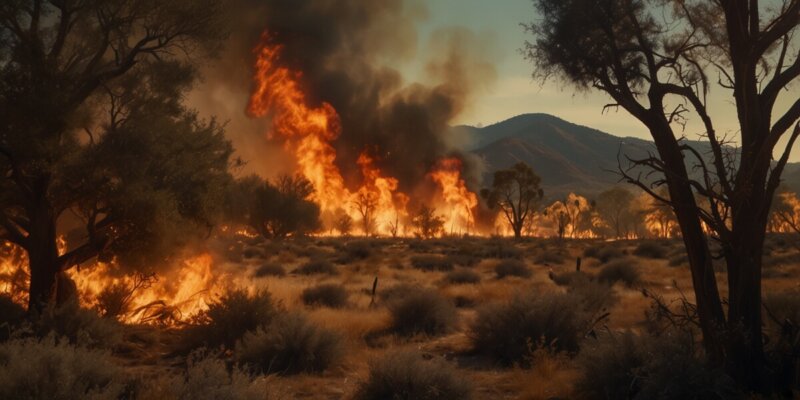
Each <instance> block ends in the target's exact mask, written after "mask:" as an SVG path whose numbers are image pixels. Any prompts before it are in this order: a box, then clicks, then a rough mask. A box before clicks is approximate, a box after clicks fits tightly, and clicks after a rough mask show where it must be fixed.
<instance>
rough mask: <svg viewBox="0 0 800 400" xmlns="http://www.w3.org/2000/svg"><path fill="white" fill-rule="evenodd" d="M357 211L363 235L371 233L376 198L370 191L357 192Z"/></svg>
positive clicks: (373, 224)
mask: <svg viewBox="0 0 800 400" xmlns="http://www.w3.org/2000/svg"><path fill="white" fill-rule="evenodd" d="M355 205H356V208H357V209H358V213H359V214H360V215H361V229H362V230H363V232H364V236H370V235H372V231H373V229H374V228H375V209H376V208H377V207H378V198H377V197H376V196H375V195H374V194H373V193H372V192H363V191H361V192H358V194H357V195H356V200H355Z"/></svg>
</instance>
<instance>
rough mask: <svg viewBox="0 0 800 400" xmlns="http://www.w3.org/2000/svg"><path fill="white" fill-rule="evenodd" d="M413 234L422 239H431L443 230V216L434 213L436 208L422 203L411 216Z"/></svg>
mask: <svg viewBox="0 0 800 400" xmlns="http://www.w3.org/2000/svg"><path fill="white" fill-rule="evenodd" d="M411 224H412V225H413V226H414V230H415V235H416V236H417V237H420V238H422V239H432V238H435V237H436V236H439V235H441V234H442V232H443V231H444V218H442V217H441V216H438V215H436V209H435V208H433V207H428V206H426V205H423V206H422V207H420V209H419V211H417V213H416V214H414V216H413V217H412V218H411Z"/></svg>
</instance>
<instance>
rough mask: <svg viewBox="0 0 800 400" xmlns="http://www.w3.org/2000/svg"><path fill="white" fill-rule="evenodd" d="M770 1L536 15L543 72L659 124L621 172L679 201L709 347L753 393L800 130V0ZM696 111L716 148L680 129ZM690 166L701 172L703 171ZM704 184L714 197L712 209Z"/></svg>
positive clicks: (546, 1) (535, 52)
mask: <svg viewBox="0 0 800 400" xmlns="http://www.w3.org/2000/svg"><path fill="white" fill-rule="evenodd" d="M765 3H767V2H763V1H758V0H751V1H734V0H714V1H700V0H671V1H647V0H602V1H597V0H536V1H535V5H536V8H537V9H538V11H539V13H540V16H541V22H539V23H532V24H530V25H529V26H528V28H529V29H530V30H531V31H532V32H533V33H534V34H535V35H536V41H535V42H532V43H527V44H526V50H527V56H528V58H529V59H530V60H531V61H532V62H533V63H534V64H535V66H536V70H535V71H536V72H535V73H536V74H537V75H539V76H540V77H546V76H551V75H557V76H559V77H561V78H563V79H565V80H566V81H568V82H570V83H572V84H575V85H576V86H578V87H581V88H586V89H589V88H591V89H597V90H600V91H603V92H605V93H607V94H608V95H609V96H610V97H611V98H612V99H613V100H612V101H613V103H612V104H610V105H609V106H608V107H620V108H622V109H624V110H625V111H627V112H628V113H630V114H631V115H632V116H634V117H635V118H636V119H638V120H639V121H640V122H641V123H642V124H644V125H645V126H646V127H647V128H648V130H649V131H650V133H651V135H652V137H653V139H654V141H655V145H656V148H657V150H658V154H657V155H655V154H653V155H650V156H649V157H647V158H644V159H635V160H632V159H629V161H630V164H629V166H624V167H623V166H621V168H620V170H621V172H622V174H623V175H624V177H625V178H626V180H627V181H628V182H630V183H633V184H636V185H638V186H639V187H641V188H642V189H644V190H646V191H647V192H648V193H650V194H651V195H652V196H654V197H656V198H659V199H660V200H661V201H663V202H665V203H666V204H669V206H670V207H671V208H673V209H674V211H675V214H676V216H677V220H678V225H679V226H680V229H681V233H682V236H683V241H684V244H685V246H686V249H687V252H688V257H689V264H690V265H691V272H692V283H693V286H694V291H695V297H696V301H697V315H698V317H699V320H700V325H701V328H702V331H703V341H704V345H705V349H706V352H707V354H708V355H709V358H710V359H711V360H712V362H713V363H715V364H717V365H724V366H725V367H726V368H727V370H728V372H729V373H730V374H731V375H732V376H733V377H734V378H736V379H737V380H738V381H739V382H741V383H742V384H743V385H745V386H746V387H748V388H750V389H753V390H765V388H767V387H768V386H769V368H767V365H766V357H765V355H764V346H763V336H762V332H761V326H762V315H761V314H762V313H761V265H762V255H763V244H764V239H765V233H766V227H767V221H768V215H769V211H770V206H771V202H772V199H773V194H774V192H775V190H776V188H777V187H778V185H779V184H780V181H781V173H782V172H783V170H784V167H785V166H786V163H787V161H788V160H789V156H790V154H791V151H792V148H793V146H794V144H795V141H796V139H797V137H798V136H800V124H799V123H798V119H800V99H798V98H797V96H796V92H792V91H791V90H787V89H788V88H789V87H790V85H792V84H794V83H797V81H798V79H797V78H798V76H800V50H798V49H800V45H799V44H798V43H797V42H798V41H797V35H796V33H797V27H798V22H800V0H783V1H776V2H770V3H769V4H765ZM712 88H715V89H719V90H726V91H729V92H730V94H731V95H732V100H733V102H734V105H735V109H736V114H735V118H737V120H738V124H739V134H738V135H737V137H736V143H737V144H738V145H739V146H740V151H738V152H737V151H733V150H732V149H731V148H730V147H728V146H726V144H730V143H733V142H732V141H731V140H732V139H733V138H731V137H728V138H726V137H725V136H720V134H719V132H717V129H716V126H715V124H714V119H712V117H711V115H710V113H709V108H708V94H709V92H710V91H711V90H712ZM792 93H794V95H792ZM782 95H786V96H789V99H788V101H789V104H788V107H787V108H785V109H784V108H783V107H780V108H778V107H776V104H777V103H778V99H779V97H780V96H782ZM781 109H783V110H781ZM692 115H694V116H696V118H698V119H699V121H700V122H701V123H702V127H703V131H704V132H703V134H704V135H705V137H706V138H707V140H708V144H709V148H710V151H709V154H702V153H701V152H700V151H699V150H698V149H695V148H692V147H691V146H689V145H688V144H687V143H686V142H684V141H683V140H681V137H680V136H679V135H678V134H676V132H675V128H676V127H679V128H682V127H683V126H685V122H686V121H687V118H690V117H691V116H692ZM792 127H794V129H792ZM781 139H785V140H784V141H781ZM779 143H781V146H779ZM774 156H777V158H775V159H773V157H774ZM687 163H690V164H691V168H692V169H695V170H697V171H698V174H697V175H699V178H698V177H696V176H692V175H690V174H689V169H690V167H689V166H687ZM629 167H630V168H629ZM633 167H636V169H633ZM642 167H645V168H648V169H649V170H650V171H653V172H655V175H653V176H657V178H656V179H655V180H654V181H653V180H650V181H649V182H647V181H646V180H645V178H646V177H647V176H646V173H639V172H634V171H641V170H642ZM660 185H666V187H667V188H668V192H669V198H668V199H667V198H663V197H661V196H659V195H658V193H657V192H656V191H655V190H654V189H653V188H654V187H655V186H660ZM695 195H697V196H699V197H701V198H704V199H705V200H706V201H707V202H708V207H701V206H699V205H698V202H697V200H696V198H695ZM703 223H705V225H706V226H707V227H708V228H709V230H710V231H711V233H712V234H711V235H710V236H708V235H707V234H706V232H705V231H704V229H703ZM710 240H716V241H719V243H720V244H721V248H722V254H721V255H720V256H721V257H723V258H724V259H725V261H726V264H727V270H726V273H727V280H726V281H727V284H728V299H727V312H725V310H724V309H723V302H722V298H721V297H720V293H719V289H718V287H717V280H716V277H715V274H714V271H713V266H712V260H713V258H714V256H715V255H713V254H712V253H711V250H710V246H709V241H710Z"/></svg>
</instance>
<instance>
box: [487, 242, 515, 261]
mask: <svg viewBox="0 0 800 400" xmlns="http://www.w3.org/2000/svg"><path fill="white" fill-rule="evenodd" d="M481 255H482V256H483V257H485V258H501V259H504V258H516V259H518V258H521V257H522V255H523V254H522V250H520V249H519V248H518V247H516V246H515V245H514V243H511V242H510V241H508V240H505V239H493V240H489V241H487V242H486V244H485V245H484V247H483V252H482V254H481Z"/></svg>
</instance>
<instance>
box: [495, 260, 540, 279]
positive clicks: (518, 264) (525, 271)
mask: <svg viewBox="0 0 800 400" xmlns="http://www.w3.org/2000/svg"><path fill="white" fill-rule="evenodd" d="M494 273H495V274H497V279H503V278H505V277H508V276H516V277H519V278H530V276H531V275H533V272H532V271H531V269H530V267H528V265H526V264H525V263H524V262H522V261H519V260H503V261H500V263H498V264H497V265H496V266H495V267H494Z"/></svg>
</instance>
